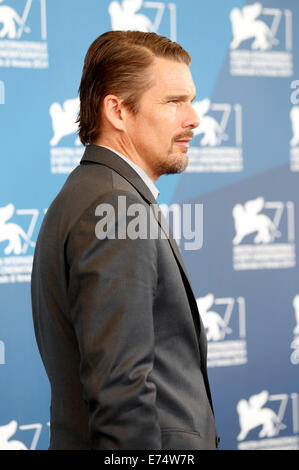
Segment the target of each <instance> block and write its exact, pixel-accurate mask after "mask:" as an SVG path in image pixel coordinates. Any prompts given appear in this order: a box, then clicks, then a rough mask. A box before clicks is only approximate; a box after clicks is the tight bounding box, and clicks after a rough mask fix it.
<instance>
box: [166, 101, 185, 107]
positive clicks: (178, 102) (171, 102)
mask: <svg viewBox="0 0 299 470" xmlns="http://www.w3.org/2000/svg"><path fill="white" fill-rule="evenodd" d="M167 103H168V104H173V105H175V106H179V105H181V104H182V102H181V101H179V100H170V101H168V102H167Z"/></svg>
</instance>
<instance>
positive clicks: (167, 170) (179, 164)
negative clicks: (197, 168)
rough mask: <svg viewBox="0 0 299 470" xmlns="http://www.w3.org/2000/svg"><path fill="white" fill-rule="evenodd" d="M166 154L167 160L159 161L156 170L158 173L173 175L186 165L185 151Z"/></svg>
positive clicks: (181, 170)
mask: <svg viewBox="0 0 299 470" xmlns="http://www.w3.org/2000/svg"><path fill="white" fill-rule="evenodd" d="M171 157H172V158H171V159H170V156H168V158H167V160H165V161H163V162H159V164H158V168H157V169H158V172H159V174H160V175H175V174H177V173H182V172H183V171H184V170H185V169H186V168H187V166H188V157H187V155H186V152H181V153H178V154H175V155H172V156H171Z"/></svg>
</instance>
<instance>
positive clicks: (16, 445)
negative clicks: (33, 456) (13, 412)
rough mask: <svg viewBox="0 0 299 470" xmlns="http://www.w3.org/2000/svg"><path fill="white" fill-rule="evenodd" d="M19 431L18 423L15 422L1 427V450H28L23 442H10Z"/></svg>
mask: <svg viewBox="0 0 299 470" xmlns="http://www.w3.org/2000/svg"><path fill="white" fill-rule="evenodd" d="M17 429H18V423H17V421H15V420H12V421H10V422H9V423H8V424H5V425H4V426H0V450H28V448H27V447H26V446H25V444H23V442H21V441H17V440H14V441H10V440H9V439H10V438H11V437H12V436H13V435H14V434H15V433H16V431H17Z"/></svg>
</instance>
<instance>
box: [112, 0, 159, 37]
mask: <svg viewBox="0 0 299 470" xmlns="http://www.w3.org/2000/svg"><path fill="white" fill-rule="evenodd" d="M142 3H143V0H123V2H122V4H121V5H120V3H119V2H117V1H113V2H111V3H110V5H109V9H108V11H109V14H110V17H111V25H112V29H113V30H137V31H143V32H149V31H153V24H152V22H151V21H150V20H149V18H148V17H147V16H145V15H142V14H140V13H139V14H137V13H136V12H137V11H138V10H140V8H141V7H142Z"/></svg>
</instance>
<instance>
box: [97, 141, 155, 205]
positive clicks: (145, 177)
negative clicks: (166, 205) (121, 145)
mask: <svg viewBox="0 0 299 470" xmlns="http://www.w3.org/2000/svg"><path fill="white" fill-rule="evenodd" d="M98 147H105V148H106V149H108V150H111V151H112V152H114V153H116V154H117V155H118V156H119V157H120V158H122V159H123V160H125V162H127V163H128V165H130V166H131V167H132V168H133V169H134V170H135V171H136V173H138V175H139V176H140V178H142V180H143V181H144V183H145V184H146V185H147V187H148V188H149V190H150V191H151V193H152V194H153V196H154V198H155V199H156V200H157V197H158V196H159V194H160V191H159V190H158V188H156V186H155V185H154V183H153V182H152V180H151V179H150V177H149V176H148V175H147V174H146V173H145V171H143V170H142V168H140V166H138V165H136V164H135V163H133V162H132V161H131V160H129V158H127V157H125V156H124V155H122V154H121V153H119V152H117V151H116V150H114V149H113V148H111V147H107V146H106V145H98Z"/></svg>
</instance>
